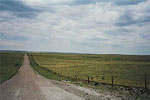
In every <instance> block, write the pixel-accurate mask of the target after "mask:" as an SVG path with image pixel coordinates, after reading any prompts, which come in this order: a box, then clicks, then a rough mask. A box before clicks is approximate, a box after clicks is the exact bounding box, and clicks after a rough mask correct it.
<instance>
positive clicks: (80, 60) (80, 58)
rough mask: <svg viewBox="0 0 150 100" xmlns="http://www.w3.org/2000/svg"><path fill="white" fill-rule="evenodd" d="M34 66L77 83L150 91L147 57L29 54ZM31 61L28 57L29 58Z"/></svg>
mask: <svg viewBox="0 0 150 100" xmlns="http://www.w3.org/2000/svg"><path fill="white" fill-rule="evenodd" d="M29 55H32V57H33V58H34V60H35V62H36V63H37V65H39V66H41V67H42V68H46V69H49V70H51V71H52V72H56V73H57V74H59V75H63V76H67V77H70V78H76V76H77V78H78V80H79V81H84V80H87V77H88V76H89V77H90V80H91V81H95V82H102V83H111V77H112V76H113V77H114V84H118V85H125V86H134V87H144V82H145V76H147V86H148V88H150V77H149V76H150V56H135V55H96V54H95V55H94V54H61V53H60V54H59V53H30V54H29ZM30 57H31V56H30Z"/></svg>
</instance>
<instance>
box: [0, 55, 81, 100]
mask: <svg viewBox="0 0 150 100" xmlns="http://www.w3.org/2000/svg"><path fill="white" fill-rule="evenodd" d="M0 100H84V98H81V97H79V96H77V95H75V94H72V93H70V92H68V91H65V90H64V89H61V88H59V87H58V86H56V85H54V84H53V83H51V82H50V81H48V80H47V79H44V78H41V77H40V76H39V75H36V74H35V73H34V72H33V70H32V69H31V67H30V63H29V59H28V56H27V55H25V56H24V63H23V66H22V67H21V68H20V70H19V72H18V73H17V74H16V75H15V76H14V77H13V78H11V79H10V80H8V81H6V82H5V83H3V84H2V85H0Z"/></svg>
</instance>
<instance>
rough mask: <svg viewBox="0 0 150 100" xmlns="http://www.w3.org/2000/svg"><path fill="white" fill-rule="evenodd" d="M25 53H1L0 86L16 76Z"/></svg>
mask: <svg viewBox="0 0 150 100" xmlns="http://www.w3.org/2000/svg"><path fill="white" fill-rule="evenodd" d="M23 55H24V53H17V52H0V84H2V83H3V82H5V81H6V80H8V79H10V78H11V77H12V76H14V75H15V74H16V73H17V72H18V70H19V68H20V66H21V65H22V62H23Z"/></svg>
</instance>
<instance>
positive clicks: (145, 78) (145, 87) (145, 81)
mask: <svg viewBox="0 0 150 100" xmlns="http://www.w3.org/2000/svg"><path fill="white" fill-rule="evenodd" d="M145 90H147V80H146V75H145Z"/></svg>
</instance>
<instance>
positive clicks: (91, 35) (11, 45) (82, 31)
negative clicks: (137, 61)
mask: <svg viewBox="0 0 150 100" xmlns="http://www.w3.org/2000/svg"><path fill="white" fill-rule="evenodd" d="M0 49H1V50H27V51H49V52H76V53H99V54H103V53H105V54H142V55H143V54H144V55H145V54H146V55H150V0H0Z"/></svg>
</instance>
